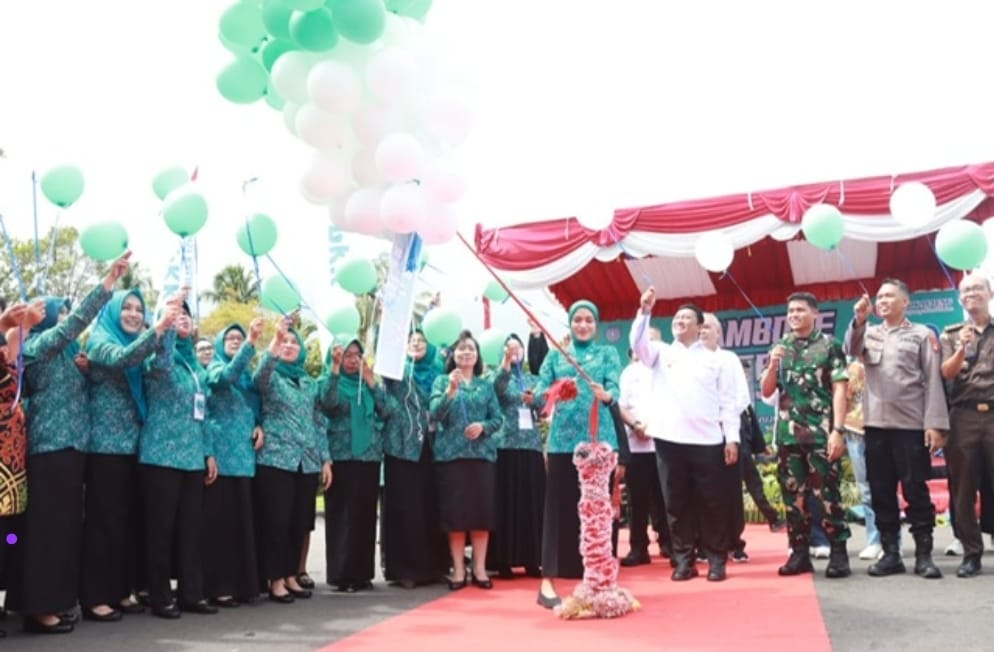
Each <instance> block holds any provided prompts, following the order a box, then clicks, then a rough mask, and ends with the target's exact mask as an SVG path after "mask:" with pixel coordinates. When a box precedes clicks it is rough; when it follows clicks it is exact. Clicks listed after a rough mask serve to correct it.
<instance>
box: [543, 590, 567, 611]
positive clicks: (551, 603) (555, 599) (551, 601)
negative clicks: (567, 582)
mask: <svg viewBox="0 0 994 652" xmlns="http://www.w3.org/2000/svg"><path fill="white" fill-rule="evenodd" d="M537 602H538V604H539V605H540V606H542V607H545V608H546V609H552V608H553V607H556V606H558V605H561V604H562V603H563V599H562V598H560V597H559V596H558V595H554V596H552V597H551V598H550V597H547V596H546V595H545V594H544V593H542V589H539V590H538V600H537Z"/></svg>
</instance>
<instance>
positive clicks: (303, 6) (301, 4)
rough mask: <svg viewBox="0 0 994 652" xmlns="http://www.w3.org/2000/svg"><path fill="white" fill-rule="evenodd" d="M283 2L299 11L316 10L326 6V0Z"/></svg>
mask: <svg viewBox="0 0 994 652" xmlns="http://www.w3.org/2000/svg"><path fill="white" fill-rule="evenodd" d="M282 2H283V4H285V5H286V6H287V7H290V8H291V9H296V10H297V11H314V10H315V9H319V8H321V7H323V6H324V4H325V0H282Z"/></svg>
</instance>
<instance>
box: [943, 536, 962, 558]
mask: <svg viewBox="0 0 994 652" xmlns="http://www.w3.org/2000/svg"><path fill="white" fill-rule="evenodd" d="M946 556H947V557H962V556H963V544H962V543H960V542H959V539H953V542H952V543H950V544H949V545H948V546H946Z"/></svg>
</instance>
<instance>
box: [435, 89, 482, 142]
mask: <svg viewBox="0 0 994 652" xmlns="http://www.w3.org/2000/svg"><path fill="white" fill-rule="evenodd" d="M426 120H427V122H428V128H429V129H430V130H431V132H432V133H433V134H434V135H435V136H436V137H437V138H438V139H439V140H441V141H442V142H443V143H445V144H447V145H459V144H461V143H463V142H465V140H466V138H468V137H469V132H470V130H471V129H472V127H473V109H472V107H470V105H469V103H468V102H466V101H465V100H464V99H462V98H460V97H457V96H455V95H440V96H437V97H434V98H432V99H431V101H430V102H429V103H428V107H427V116H426Z"/></svg>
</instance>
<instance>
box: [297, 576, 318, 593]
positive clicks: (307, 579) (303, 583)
mask: <svg viewBox="0 0 994 652" xmlns="http://www.w3.org/2000/svg"><path fill="white" fill-rule="evenodd" d="M297 584H299V585H300V588H302V589H313V588H314V580H312V579H311V576H310V575H308V574H307V573H306V572H303V573H300V574H298V575H297Z"/></svg>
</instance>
